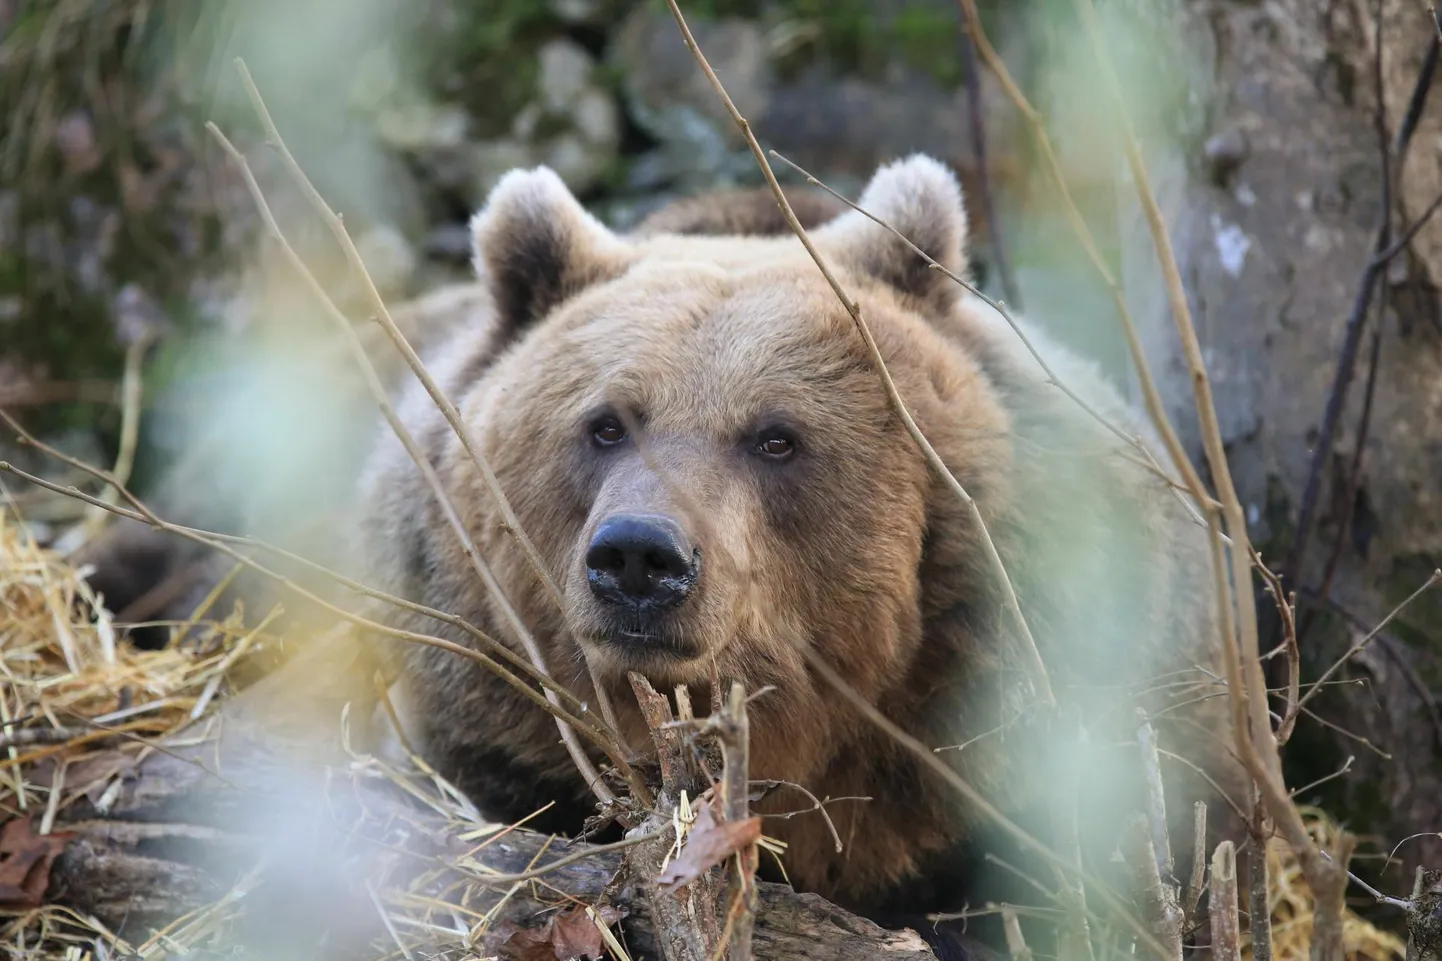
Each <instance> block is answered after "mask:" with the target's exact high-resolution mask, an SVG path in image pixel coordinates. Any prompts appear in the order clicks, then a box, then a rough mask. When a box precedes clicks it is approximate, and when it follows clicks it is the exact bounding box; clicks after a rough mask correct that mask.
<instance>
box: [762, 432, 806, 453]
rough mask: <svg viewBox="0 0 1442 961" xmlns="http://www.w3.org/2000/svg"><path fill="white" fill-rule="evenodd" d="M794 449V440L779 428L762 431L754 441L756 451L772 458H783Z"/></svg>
mask: <svg viewBox="0 0 1442 961" xmlns="http://www.w3.org/2000/svg"><path fill="white" fill-rule="evenodd" d="M795 450H796V441H795V440H793V439H792V437H791V435H790V434H787V433H786V432H785V431H781V430H768V431H763V432H762V434H761V436H760V438H759V439H758V440H757V442H756V452H757V453H758V454H761V455H762V456H764V457H769V458H771V459H772V460H784V459H786V458H787V457H790V456H791V455H792V454H793V453H794V452H795Z"/></svg>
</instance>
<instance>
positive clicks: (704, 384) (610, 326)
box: [502, 245, 888, 434]
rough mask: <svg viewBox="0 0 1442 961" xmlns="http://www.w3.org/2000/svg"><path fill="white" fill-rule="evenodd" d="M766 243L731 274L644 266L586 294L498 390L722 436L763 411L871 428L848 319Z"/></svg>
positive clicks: (862, 361)
mask: <svg viewBox="0 0 1442 961" xmlns="http://www.w3.org/2000/svg"><path fill="white" fill-rule="evenodd" d="M758 246H763V245H758ZM776 246H777V247H779V249H777V250H776V252H777V253H779V254H782V255H783V256H782V257H780V258H777V259H776V260H769V261H768V260H767V259H765V258H751V259H744V260H743V259H741V258H738V262H736V263H733V264H731V265H721V264H718V263H716V261H715V260H714V259H712V260H703V261H696V260H690V259H686V258H683V257H681V256H668V257H665V258H661V257H657V258H648V259H646V260H644V261H641V262H638V263H637V264H635V265H633V266H632V267H631V268H630V269H629V270H627V271H626V272H625V273H624V274H622V275H621V276H619V277H617V278H615V279H613V280H610V281H607V282H603V283H601V284H598V285H596V286H594V287H592V288H590V289H588V290H587V291H584V292H583V293H581V294H580V295H578V296H577V297H575V298H574V299H573V300H572V301H571V302H569V303H568V304H566V305H564V306H563V307H562V308H561V309H560V310H558V311H557V312H556V313H554V314H553V315H552V316H551V317H549V318H547V319H546V320H544V321H542V322H541V323H540V324H538V325H537V327H536V328H535V329H534V330H533V331H531V332H530V334H529V335H528V336H527V337H526V338H525V339H524V342H523V343H521V344H519V345H517V346H518V349H517V350H516V351H514V352H513V353H511V354H510V356H509V357H507V358H506V361H505V363H504V367H505V368H506V371H505V373H504V374H503V375H502V379H503V380H504V381H506V382H507V389H506V393H508V394H511V395H512V397H513V398H514V396H515V393H516V392H517V391H523V392H525V393H528V394H529V395H530V396H531V397H532V398H533V400H534V402H535V403H537V404H538V405H542V406H543V407H544V408H547V409H549V410H550V411H551V412H552V413H563V414H565V415H567V416H568V417H576V416H581V415H583V414H584V413H585V412H586V411H588V410H591V409H594V408H596V407H599V406H604V405H606V404H624V405H627V406H632V407H634V408H635V409H636V410H637V412H638V413H640V414H642V415H644V416H645V417H646V418H647V419H648V421H650V422H651V423H652V424H653V425H654V426H656V427H658V428H660V427H663V425H669V426H673V427H677V428H680V427H683V426H684V427H686V428H689V429H697V428H700V429H703V430H707V431H710V432H716V433H720V434H724V433H727V432H729V431H734V430H737V429H744V428H745V427H746V426H747V425H748V423H749V422H750V421H751V420H753V419H755V418H758V417H767V416H775V417H778V418H780V419H781V420H793V421H797V422H799V423H798V424H797V426H805V425H807V424H817V425H819V424H821V423H827V422H833V421H837V420H842V419H845V420H847V421H848V422H849V423H850V424H851V425H852V426H853V427H860V426H862V425H864V424H875V425H877V426H878V427H880V426H881V425H883V424H884V423H885V421H886V417H887V411H888V405H887V399H886V395H885V392H884V389H883V388H882V385H881V383H880V381H879V379H878V377H877V375H876V372H875V371H874V370H873V369H872V367H871V364H870V361H869V358H868V355H867V352H866V347H865V343H864V342H863V341H862V339H861V337H860V335H859V334H858V333H857V331H856V328H855V326H854V325H853V323H852V321H851V318H850V316H849V315H848V314H847V313H846V311H845V309H844V308H843V307H842V306H841V304H840V302H839V301H838V300H837V299H836V295H835V294H834V293H833V292H832V290H831V289H830V287H829V286H828V285H827V284H826V282H825V279H824V278H823V277H822V276H821V274H820V272H819V271H818V270H817V269H816V266H815V264H814V263H813V262H811V261H810V260H809V259H807V258H806V257H805V254H804V252H803V254H802V257H801V258H794V257H785V256H784V255H785V254H786V253H788V251H786V250H785V248H784V247H780V245H776ZM880 319H883V320H886V319H887V318H886V316H885V314H883V315H882V316H881V317H880Z"/></svg>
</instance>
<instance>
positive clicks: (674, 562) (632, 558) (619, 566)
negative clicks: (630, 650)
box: [585, 514, 701, 644]
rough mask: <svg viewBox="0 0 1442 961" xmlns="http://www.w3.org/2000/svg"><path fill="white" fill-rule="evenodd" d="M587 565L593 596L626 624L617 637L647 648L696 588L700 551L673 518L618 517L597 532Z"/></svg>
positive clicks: (590, 547) (629, 515) (610, 520)
mask: <svg viewBox="0 0 1442 961" xmlns="http://www.w3.org/2000/svg"><path fill="white" fill-rule="evenodd" d="M585 564H586V581H587V583H588V584H589V585H590V588H591V593H592V595H593V596H595V598H596V599H597V600H598V601H600V602H601V604H602V605H603V606H604V607H605V608H607V609H608V611H609V613H610V614H611V615H612V616H613V617H614V618H615V619H616V621H617V623H619V624H621V625H624V626H622V627H621V629H619V630H618V631H616V635H617V637H616V639H617V640H618V641H623V642H634V643H637V644H645V643H647V642H648V641H650V640H651V639H652V638H653V637H654V636H655V635H656V633H657V631H656V628H657V627H658V626H659V625H658V623H657V621H658V619H659V618H660V617H661V616H662V615H664V614H665V613H667V612H668V611H670V610H672V609H673V608H675V607H677V606H678V605H680V604H681V602H682V601H684V600H685V599H686V596H687V595H688V594H689V593H690V592H691V589H692V587H694V586H695V584H696V578H697V575H698V574H699V573H700V570H701V553H700V551H699V550H697V549H696V547H694V546H693V545H692V543H691V540H690V538H688V537H687V536H686V532H685V531H684V530H682V528H681V525H680V524H678V523H677V522H676V521H674V520H672V519H671V518H669V517H666V516H664V515H660V514H613V515H611V516H610V517H608V518H606V520H604V521H602V522H601V524H600V526H598V527H597V528H596V533H595V535H594V536H593V537H592V538H591V543H590V546H589V547H588V548H587V550H586V557H585Z"/></svg>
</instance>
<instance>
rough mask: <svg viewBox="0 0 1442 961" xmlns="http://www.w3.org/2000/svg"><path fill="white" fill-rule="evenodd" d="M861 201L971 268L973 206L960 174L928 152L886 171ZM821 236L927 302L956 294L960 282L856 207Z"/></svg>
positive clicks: (944, 258)
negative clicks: (969, 234) (970, 209)
mask: <svg viewBox="0 0 1442 961" xmlns="http://www.w3.org/2000/svg"><path fill="white" fill-rule="evenodd" d="M857 205H858V206H859V207H861V209H862V210H865V211H867V213H870V214H872V215H873V216H875V217H877V218H879V219H880V220H882V221H884V222H885V223H886V224H888V225H890V226H891V227H893V228H895V229H896V230H897V231H898V232H899V233H900V234H901V236H902V237H905V238H906V240H909V241H910V242H911V243H913V244H915V245H916V246H917V247H920V248H921V249H922V250H923V251H925V252H926V254H927V256H929V257H931V258H932V259H933V260H935V261H936V262H937V263H939V264H941V265H942V266H943V267H945V268H946V269H948V270H950V271H951V272H952V273H955V274H957V275H958V276H963V277H964V276H965V275H966V272H967V256H966V239H967V229H966V228H967V223H966V206H965V203H964V201H963V199H962V195H961V185H960V183H959V182H958V181H957V179H956V175H955V174H953V173H952V172H951V171H950V170H948V169H947V168H946V167H945V166H943V165H942V164H941V163H939V162H937V161H936V160H933V159H932V158H930V157H928V156H926V155H924V154H913V155H911V156H910V157H907V158H905V159H902V160H898V161H895V162H893V163H890V164H887V165H885V166H883V167H881V168H880V169H878V170H877V171H876V173H875V175H874V176H873V177H872V178H871V182H870V183H869V184H867V186H866V189H865V190H864V191H863V192H862V194H861V199H860V200H859V201H858V202H857ZM814 236H815V237H816V239H817V241H818V242H819V243H820V244H821V245H822V246H823V249H826V250H829V251H830V252H831V253H832V254H833V255H835V256H837V257H838V259H839V260H840V261H841V262H842V263H843V264H844V265H845V266H847V267H849V268H850V269H852V270H855V271H858V272H860V273H862V274H864V275H867V276H870V277H872V278H875V279H876V280H879V281H881V282H883V283H885V284H888V285H890V286H891V287H893V288H895V289H896V290H898V291H900V292H901V293H903V294H907V295H909V296H912V297H915V298H918V299H920V300H931V299H933V298H941V299H943V300H945V299H948V298H951V297H955V296H956V294H957V291H958V290H959V288H958V287H957V285H956V283H955V282H954V281H952V280H950V279H949V278H947V277H945V276H944V275H942V274H940V273H938V272H937V271H935V270H933V269H931V267H930V266H929V265H928V264H927V262H926V261H925V260H924V259H923V258H922V257H920V256H919V255H918V254H917V253H916V251H915V250H913V249H912V248H911V246H910V245H909V244H908V243H906V241H903V240H901V239H899V238H898V237H897V236H896V234H893V233H892V232H891V231H890V230H887V229H886V228H885V227H882V226H881V225H880V224H878V223H876V222H875V221H873V220H872V219H871V218H870V217H867V216H866V214H863V213H861V212H860V211H856V210H852V211H848V212H847V213H845V214H842V215H841V216H840V217H837V218H836V219H835V220H833V221H831V222H830V223H828V224H826V225H825V226H824V227H822V228H820V229H819V230H817V231H815V234H814Z"/></svg>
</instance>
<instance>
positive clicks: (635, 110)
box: [610, 6, 774, 183]
mask: <svg viewBox="0 0 1442 961" xmlns="http://www.w3.org/2000/svg"><path fill="white" fill-rule="evenodd" d="M689 26H690V27H691V31H692V33H693V34H694V35H695V37H696V42H697V44H698V45H699V46H700V47H701V50H702V52H704V53H705V55H706V59H707V60H708V61H709V62H710V64H711V66H712V68H713V69H714V70H715V71H716V75H717V76H718V77H720V78H721V82H722V83H723V84H725V86H726V92H727V93H728V94H730V96H731V99H732V101H733V102H734V103H735V104H736V108H737V109H738V110H740V111H741V113H742V115H743V116H745V117H747V118H751V119H754V118H757V117H760V116H761V115H762V114H764V113H765V112H766V110H767V108H768V106H769V104H770V100H771V91H772V84H773V73H774V71H773V69H772V64H771V59H770V51H769V49H768V46H767V43H766V38H765V36H764V34H763V33H762V30H761V27H760V26H759V25H758V24H756V23H752V22H749V21H744V20H720V21H714V22H708V21H703V20H696V21H694V22H690V23H689ZM610 59H611V62H612V63H613V64H614V65H615V66H616V67H617V69H618V70H619V71H620V72H621V75H622V86H623V90H624V93H625V98H626V108H627V111H628V112H629V114H630V116H631V118H632V119H633V120H634V121H635V122H636V123H637V125H638V126H640V127H641V128H642V129H643V130H645V131H646V132H647V133H648V134H650V135H651V136H652V137H654V138H655V139H656V140H658V141H660V143H661V144H662V147H663V149H664V150H665V151H666V154H667V158H666V160H665V161H664V162H658V163H656V164H654V165H653V169H655V170H657V171H660V170H664V171H665V172H666V175H667V176H672V177H681V176H688V177H689V179H693V180H695V181H696V182H698V183H704V182H715V181H717V180H723V181H724V180H725V179H728V178H727V177H726V176H725V174H726V172H727V171H728V170H730V169H733V167H734V165H733V164H730V163H729V162H728V155H729V154H731V153H733V152H736V151H740V150H743V149H744V148H745V139H744V138H743V137H742V135H741V132H740V130H738V129H737V127H736V125H735V123H734V122H733V121H732V119H731V117H730V115H729V114H728V113H727V112H726V108H725V105H724V104H723V103H722V102H721V99H720V98H719V97H718V96H717V94H716V91H715V90H714V89H712V87H711V84H710V83H709V82H708V81H707V79H706V76H705V74H703V73H702V72H701V68H700V67H699V66H698V65H697V63H696V60H695V58H694V57H693V56H692V55H691V52H690V51H689V50H687V49H686V45H685V43H684V42H683V41H682V39H681V35H680V31H679V30H678V29H677V27H676V23H675V21H674V20H673V19H672V18H671V16H670V15H669V14H667V13H665V12H658V11H656V10H654V9H651V8H647V7H639V6H638V7H637V9H636V10H635V12H633V13H632V14H631V15H630V16H629V17H628V18H627V19H626V22H625V23H624V24H623V25H622V27H621V30H620V32H619V35H618V36H617V38H616V40H615V41H614V43H613V46H612V50H611V55H610Z"/></svg>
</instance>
